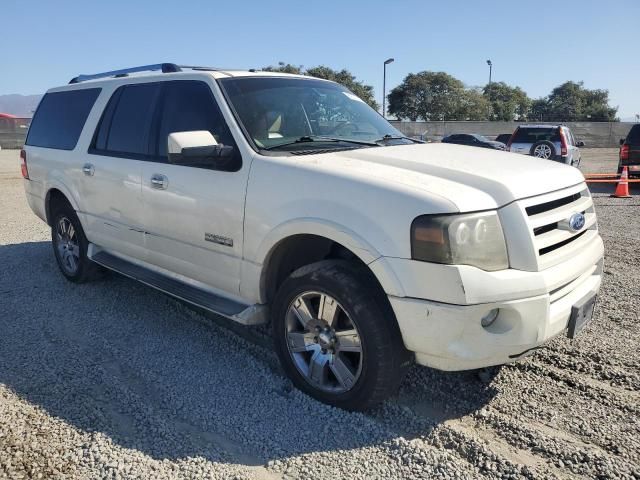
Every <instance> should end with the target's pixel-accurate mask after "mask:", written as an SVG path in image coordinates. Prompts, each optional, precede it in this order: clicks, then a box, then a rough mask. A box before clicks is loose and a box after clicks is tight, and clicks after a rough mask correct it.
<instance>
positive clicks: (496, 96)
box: [482, 82, 531, 122]
mask: <svg viewBox="0 0 640 480" xmlns="http://www.w3.org/2000/svg"><path fill="white" fill-rule="evenodd" d="M482 94H483V95H484V97H485V98H486V99H487V100H488V101H489V103H490V104H491V113H490V115H489V120H499V121H504V122H510V121H513V120H522V119H525V118H526V117H527V113H528V112H529V107H530V106H531V99H530V98H529V97H528V96H527V94H526V93H525V92H524V90H522V89H521V88H520V87H511V86H509V85H507V84H506V83H504V82H492V83H491V84H489V85H487V86H485V87H484V89H483V91H482Z"/></svg>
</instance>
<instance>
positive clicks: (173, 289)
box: [91, 251, 266, 325]
mask: <svg viewBox="0 0 640 480" xmlns="http://www.w3.org/2000/svg"><path fill="white" fill-rule="evenodd" d="M91 260H93V261H94V262H96V263H97V264H99V265H102V266H103V267H106V268H108V269H109V270H113V271H115V272H118V273H121V274H122V275H124V276H126V277H129V278H132V279H134V280H137V281H139V282H141V283H144V284H145V285H149V286H150V287H153V288H156V289H158V290H160V291H162V292H164V293H166V294H168V295H171V296H173V297H176V298H179V299H181V300H184V301H185V302H188V303H191V304H193V305H195V306H197V307H201V308H203V309H205V310H208V311H210V312H213V313H216V314H218V315H222V316H225V317H228V318H230V319H232V320H235V321H236V322H239V323H242V324H243V325H257V324H260V323H264V322H265V321H266V306H263V305H245V304H243V303H240V302H236V301H235V300H231V299H229V298H225V297H222V296H220V295H216V294H214V293H211V292H207V291H205V290H202V289H200V288H197V287H194V286H192V285H189V284H187V283H184V282H181V281H180V280H176V279H173V278H170V277H168V276H166V275H163V274H161V273H158V272H154V271H153V270H149V269H148V268H145V267H143V266H140V265H136V264H134V263H131V262H128V261H127V260H124V259H122V258H119V257H116V256H115V255H111V254H110V253H107V252H104V251H100V252H97V253H94V254H93V255H92V256H91Z"/></svg>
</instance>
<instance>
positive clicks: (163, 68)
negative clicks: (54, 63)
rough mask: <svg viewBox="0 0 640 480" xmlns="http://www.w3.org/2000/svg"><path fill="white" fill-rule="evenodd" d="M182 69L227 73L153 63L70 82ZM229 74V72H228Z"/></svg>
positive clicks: (196, 67)
mask: <svg viewBox="0 0 640 480" xmlns="http://www.w3.org/2000/svg"><path fill="white" fill-rule="evenodd" d="M182 69H185V70H201V71H209V72H222V73H227V72H225V71H224V70H222V69H219V68H215V67H200V66H192V65H176V64H175V63H156V64H153V65H143V66H141V67H132V68H123V69H122V70H111V71H110V72H102V73H95V74H93V75H78V76H77V77H74V78H72V79H71V81H70V82H69V83H70V84H71V83H80V82H86V81H87V80H97V79H98V78H107V77H114V78H120V77H126V76H128V75H129V74H130V73H138V72H154V71H158V70H160V71H161V72H162V73H176V72H181V71H182ZM251 71H255V70H253V69H252V70H251ZM227 75H229V74H228V73H227Z"/></svg>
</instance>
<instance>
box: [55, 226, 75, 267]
mask: <svg viewBox="0 0 640 480" xmlns="http://www.w3.org/2000/svg"><path fill="white" fill-rule="evenodd" d="M55 238H56V249H57V251H58V258H59V260H60V265H61V266H62V268H63V269H64V271H65V272H66V273H68V274H69V275H74V274H75V273H76V272H77V271H78V267H79V265H80V244H79V243H78V234H77V233H76V230H75V228H73V224H72V223H71V220H69V219H68V218H67V217H60V219H59V220H58V223H57V225H56V237H55Z"/></svg>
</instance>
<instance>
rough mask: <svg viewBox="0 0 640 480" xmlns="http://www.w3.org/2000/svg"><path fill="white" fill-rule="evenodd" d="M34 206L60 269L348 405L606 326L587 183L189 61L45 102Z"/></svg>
mask: <svg viewBox="0 0 640 480" xmlns="http://www.w3.org/2000/svg"><path fill="white" fill-rule="evenodd" d="M22 172H23V175H24V177H25V182H24V185H25V190H26V193H27V199H28V201H29V204H30V206H31V208H32V209H33V211H34V212H35V213H36V214H37V215H38V216H39V217H40V218H41V219H43V220H45V221H46V222H47V223H48V224H49V225H51V230H52V241H53V250H54V253H55V257H56V259H57V262H58V265H59V267H60V270H61V271H62V274H63V275H64V276H65V277H66V278H67V279H69V280H71V281H74V282H83V281H86V280H88V279H89V278H91V276H92V275H93V274H94V273H96V271H97V270H98V265H101V266H103V267H106V268H108V269H111V270H115V271H117V272H120V273H122V274H124V275H126V276H129V277H131V278H134V279H137V280H139V281H141V282H143V283H145V284H147V285H150V286H152V287H155V288H157V289H159V290H162V291H163V292H165V293H167V294H170V295H173V296H175V297H178V298H180V299H182V300H184V301H186V302H189V303H191V304H194V305H198V306H199V307H202V308H205V309H207V310H210V311H212V312H216V313H218V314H220V315H224V316H225V317H228V318H231V319H233V320H236V321H238V322H240V323H243V324H247V325H250V324H259V323H266V322H269V321H270V322H271V325H272V329H273V337H274V342H275V346H276V350H277V353H278V356H279V358H280V360H281V362H282V365H283V368H284V370H285V371H286V373H287V374H288V375H289V376H290V377H291V379H292V380H293V382H294V384H295V385H296V386H297V387H299V388H300V389H302V390H304V391H305V392H307V393H309V394H310V395H312V396H314V397H316V398H317V399H319V400H321V401H323V402H326V403H329V404H332V405H336V406H339V407H342V408H347V409H364V408H367V407H368V406H370V405H372V404H375V403H376V402H379V401H381V400H382V399H384V398H385V397H387V396H388V395H389V394H391V393H393V391H394V389H395V388H396V387H397V386H398V385H399V383H400V381H401V380H402V377H403V373H404V371H405V370H406V368H407V366H408V365H410V364H411V362H412V361H414V360H415V361H416V362H417V363H419V364H421V365H427V366H430V367H434V368H437V369H442V370H464V369H474V368H479V367H484V366H489V365H497V364H502V363H505V362H510V361H514V360H516V359H518V358H521V357H522V356H524V355H526V354H527V353H529V352H531V351H532V350H533V349H535V348H536V347H538V346H539V345H541V344H542V343H544V342H545V341H547V340H548V339H550V338H551V337H553V336H555V335H558V334H560V333H562V332H567V333H568V335H569V336H570V337H573V336H575V335H576V334H577V333H578V332H579V331H580V330H581V329H582V328H583V327H584V325H585V324H586V322H587V321H588V320H589V319H590V318H591V315H592V311H593V305H594V301H595V295H596V293H597V291H598V288H599V286H600V280H601V275H602V259H603V244H602V240H601V238H600V236H599V234H598V230H597V223H596V215H595V211H594V207H593V203H592V200H591V196H590V195H589V191H588V190H587V187H586V185H585V183H584V178H583V177H582V175H581V173H580V172H579V171H578V170H577V169H575V168H569V167H567V166H564V165H560V164H557V163H554V162H547V161H543V160H538V159H531V158H526V157H523V156H521V155H512V154H505V153H504V152H494V151H492V150H488V149H487V150H485V149H476V148H472V147H465V146H459V145H446V144H435V143H434V144H421V143H418V142H417V141H414V140H411V139H408V138H405V137H403V136H402V135H401V134H400V133H399V132H398V131H397V130H395V129H394V128H393V127H392V126H391V125H389V124H388V123H387V122H386V121H385V120H384V119H383V118H382V117H381V116H380V115H379V114H377V113H376V112H375V111H374V110H372V109H371V108H369V107H368V106H367V105H366V104H365V103H364V102H362V101H361V100H360V99H359V98H358V97H357V96H355V95H354V94H353V93H351V92H350V91H348V90H347V89H345V88H344V87H342V86H340V85H338V84H336V83H333V82H329V81H325V80H319V79H314V78H309V77H303V76H294V75H285V74H280V73H267V72H253V71H249V72H244V71H222V70H216V69H209V68H202V67H179V66H177V65H174V64H161V65H152V66H148V67H139V68H135V69H128V70H121V71H115V72H106V73H104V74H98V75H91V76H80V77H77V78H74V79H73V80H72V81H71V83H70V84H69V85H66V86H63V87H59V88H54V89H52V90H50V91H49V92H48V93H47V94H46V95H45V96H44V98H43V99H42V101H41V103H40V105H39V107H38V110H37V112H36V114H35V117H34V119H33V123H32V125H31V128H30V131H29V135H28V138H27V141H26V146H25V148H24V151H23V152H22Z"/></svg>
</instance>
